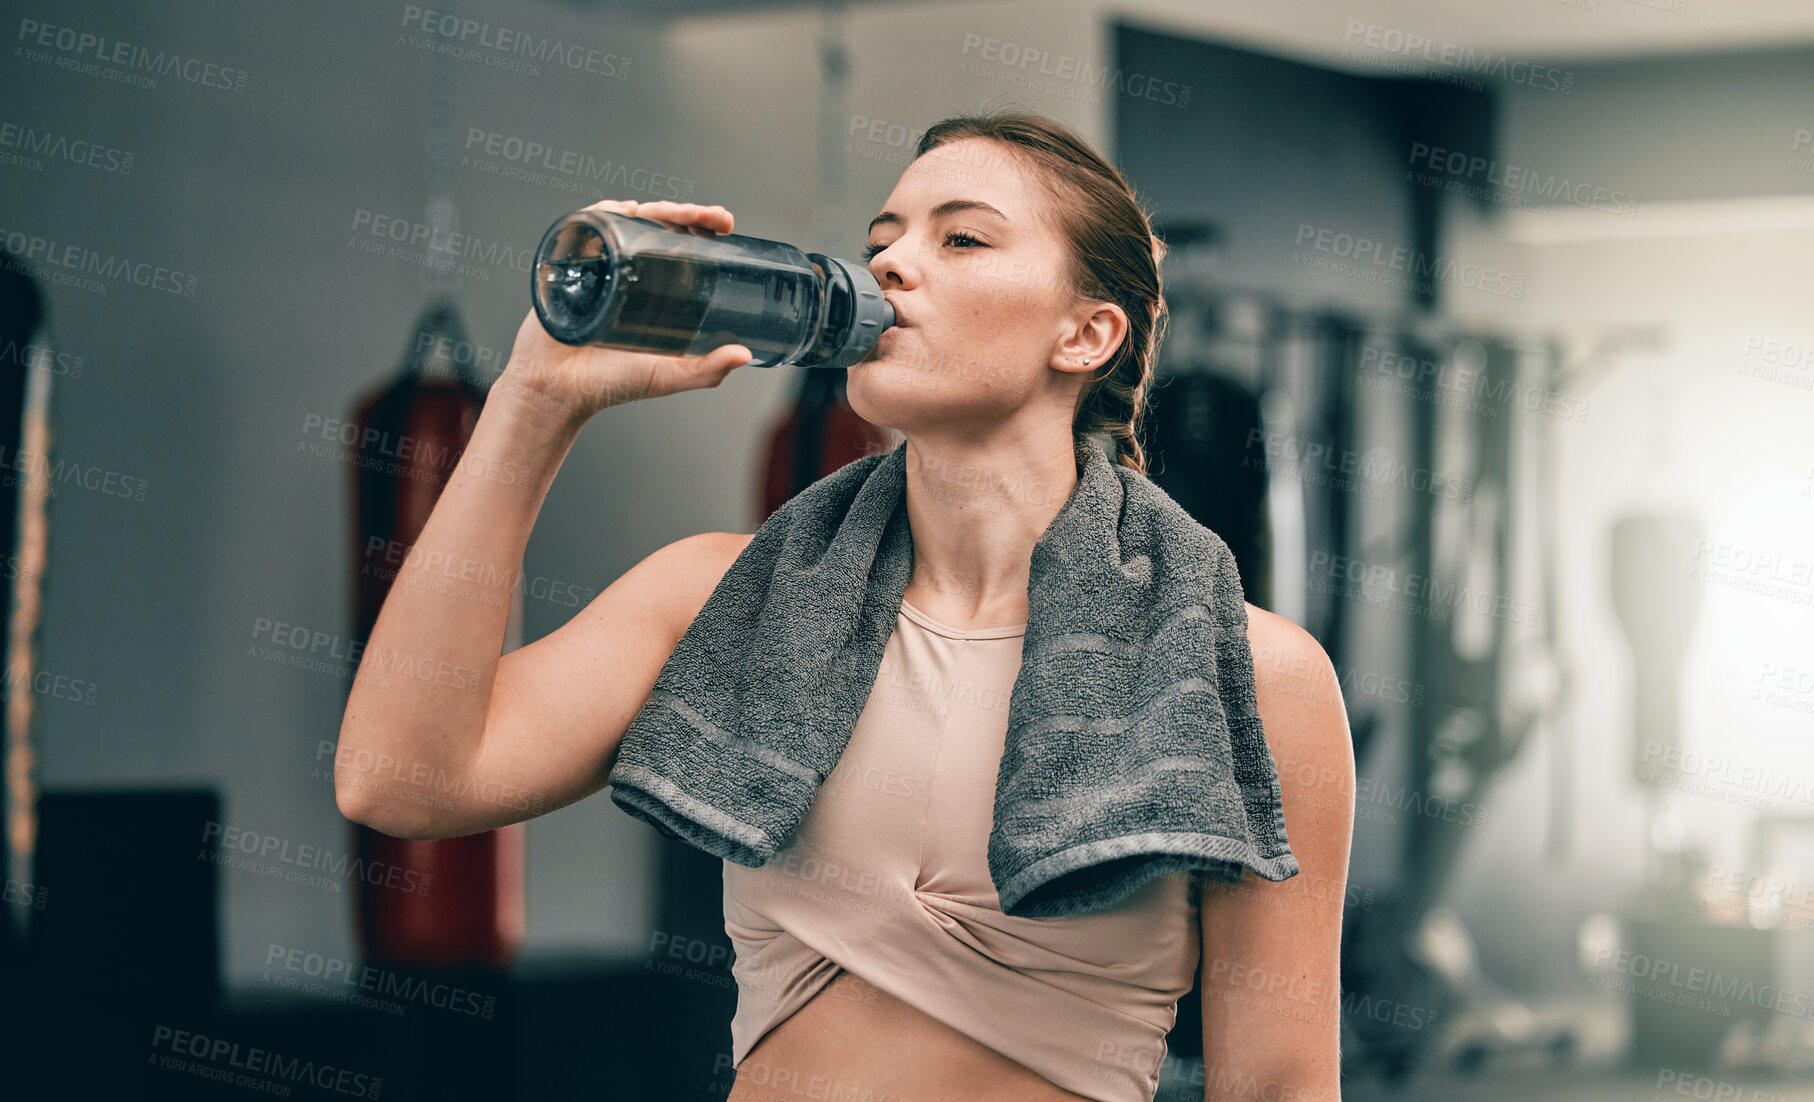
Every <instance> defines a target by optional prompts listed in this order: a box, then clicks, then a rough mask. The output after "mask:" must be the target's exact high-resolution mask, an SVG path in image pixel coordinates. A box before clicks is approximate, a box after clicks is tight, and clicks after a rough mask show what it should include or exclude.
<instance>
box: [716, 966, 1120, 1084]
mask: <svg viewBox="0 0 1814 1102" xmlns="http://www.w3.org/2000/svg"><path fill="white" fill-rule="evenodd" d="M800 1098H874V1099H877V1100H880V1099H892V1100H893V1102H943V1100H945V1099H963V1100H964V1102H1079V1100H1081V1102H1088V1099H1085V1097H1084V1096H1083V1095H1081V1094H1073V1093H1071V1092H1070V1091H1067V1090H1065V1089H1063V1088H1062V1087H1059V1086H1058V1085H1057V1084H1055V1083H1053V1082H1052V1081H1051V1080H1049V1079H1047V1078H1045V1077H1044V1076H1042V1075H1040V1074H1039V1073H1037V1072H1035V1071H1033V1070H1032V1069H1030V1068H1028V1067H1026V1066H1025V1065H1022V1064H1019V1063H1016V1062H1015V1061H1013V1060H1010V1059H1008V1058H1007V1057H1006V1056H1003V1055H1002V1054H1001V1053H999V1052H996V1051H995V1050H994V1049H991V1048H989V1047H988V1046H986V1045H983V1044H981V1043H979V1042H977V1041H976V1040H974V1039H972V1038H970V1037H967V1036H965V1035H964V1034H962V1033H959V1032H957V1031H956V1030H954V1029H952V1028H951V1027H950V1026H948V1025H945V1024H944V1023H943V1022H940V1021H938V1020H937V1019H935V1018H933V1017H931V1016H929V1015H927V1014H925V1013H924V1012H922V1011H920V1010H918V1009H917V1008H915V1007H913V1006H912V1005H910V1004H908V1003H905V1002H903V1001H901V1000H900V999H898V998H896V997H894V996H893V995H890V994H889V993H888V992H886V991H883V990H882V989H881V988H879V987H876V986H875V985H874V984H871V983H869V982H867V981H865V980H863V979H862V978H860V977H858V976H856V975H854V974H853V973H851V972H849V971H840V972H839V973H838V974H837V976H836V977H835V978H833V979H832V981H831V982H830V983H828V984H826V985H825V989H824V990H822V991H820V992H819V993H818V994H817V995H814V996H813V997H812V999H810V1000H809V1001H808V1002H807V1003H806V1005H805V1006H802V1007H801V1008H800V1009H799V1010H797V1011H795V1012H794V1013H793V1015H792V1016H790V1017H789V1018H788V1019H787V1020H786V1021H784V1022H782V1023H781V1024H780V1025H778V1026H776V1027H775V1028H774V1029H772V1030H770V1031H769V1032H768V1033H767V1034H766V1035H764V1036H763V1038H762V1039H761V1040H760V1041H758V1042H757V1043H756V1047H755V1048H753V1049H751V1050H750V1053H749V1055H748V1056H746V1057H744V1060H743V1063H742V1064H741V1065H740V1066H739V1067H738V1069H737V1080H736V1084H735V1085H734V1086H733V1087H732V1088H731V1093H730V1096H729V1097H728V1098H727V1099H726V1102H781V1100H783V1099H785V1100H787V1102H797V1100H798V1099H800Z"/></svg>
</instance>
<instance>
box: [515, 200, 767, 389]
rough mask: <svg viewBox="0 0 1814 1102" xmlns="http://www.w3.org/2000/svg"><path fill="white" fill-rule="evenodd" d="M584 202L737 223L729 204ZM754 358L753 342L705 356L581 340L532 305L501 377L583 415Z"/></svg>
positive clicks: (677, 222) (687, 226) (669, 219)
mask: <svg viewBox="0 0 1814 1102" xmlns="http://www.w3.org/2000/svg"><path fill="white" fill-rule="evenodd" d="M585 209H587V210H608V211H612V212H613V213H616V214H624V215H629V216H630V217H633V218H646V219H648V220H649V221H651V222H659V223H661V224H662V225H664V226H669V227H671V228H674V229H684V230H686V231H687V232H689V233H692V234H695V235H697V236H700V237H713V236H716V235H717V234H721V233H730V232H731V226H732V224H733V220H732V218H731V212H730V211H728V210H726V209H725V208H723V207H718V206H712V207H706V206H700V205H699V204H697V203H673V202H668V201H667V200H660V201H656V202H648V203H639V202H637V201H636V200H634V199H605V200H601V201H600V202H597V203H593V204H592V205H591V206H589V207H587V208H585ZM751 359H752V356H751V353H750V350H749V349H748V348H746V347H745V346H743V345H741V344H727V345H721V346H719V347H717V348H714V349H713V350H712V351H710V352H708V353H706V354H705V355H703V356H672V355H658V354H654V353H647V352H629V351H625V350H623V349H617V348H594V347H590V346H588V347H582V348H576V347H574V346H572V345H569V344H563V343H561V342H560V341H557V340H555V339H554V338H553V337H550V336H549V335H548V331H547V330H546V329H544V328H542V323H541V319H540V318H538V317H536V314H535V310H534V309H531V310H530V311H529V314H528V316H527V317H525V318H524V319H523V324H522V325H521V326H520V327H519V328H518V329H517V335H516V344H515V345H514V346H513V347H512V348H511V350H510V362H509V364H507V365H506V366H505V368H504V372H503V374H502V375H501V376H499V378H498V383H502V384H506V385H507V386H509V388H510V389H511V390H513V391H515V392H517V393H519V394H523V395H525V396H528V397H530V398H531V399H532V400H534V401H535V403H536V404H537V405H540V406H543V407H553V408H557V409H558V410H560V411H561V412H562V413H563V414H564V415H565V416H567V417H569V418H570V419H572V420H573V421H575V422H576V423H577V422H584V421H585V420H587V419H588V418H590V417H591V416H592V415H593V414H595V413H597V412H598V411H599V410H602V409H605V408H607V407H609V406H615V405H622V404H623V403H625V402H634V401H637V400H639V399H643V398H656V397H660V396H661V395H664V394H674V393H676V392H678V391H682V390H699V389H702V388H704V387H715V386H717V385H718V384H719V383H722V382H723V381H724V378H725V376H726V375H729V374H730V373H731V372H732V371H734V370H735V369H737V368H738V367H741V366H743V365H744V364H747V363H749V361H750V360H751ZM493 385H494V386H496V385H497V384H493Z"/></svg>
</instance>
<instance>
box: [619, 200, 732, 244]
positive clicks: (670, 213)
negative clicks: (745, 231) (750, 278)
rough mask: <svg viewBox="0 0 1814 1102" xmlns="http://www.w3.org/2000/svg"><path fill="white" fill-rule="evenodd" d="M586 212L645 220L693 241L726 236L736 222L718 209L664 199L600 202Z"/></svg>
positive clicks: (724, 210)
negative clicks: (686, 236)
mask: <svg viewBox="0 0 1814 1102" xmlns="http://www.w3.org/2000/svg"><path fill="white" fill-rule="evenodd" d="M586 209H587V210H608V211H611V212H612V213H613V214H623V215H628V216H629V217H631V218H646V219H648V220H649V221H651V222H659V223H661V224H662V225H664V226H669V227H672V228H674V229H677V230H686V231H687V232H688V233H690V234H693V235H694V236H696V237H714V236H716V235H718V234H721V233H730V232H731V227H732V226H734V225H735V224H736V219H734V218H733V217H731V212H730V211H728V210H726V209H724V208H723V207H721V206H709V207H707V206H701V205H700V204H698V203H674V202H670V201H668V200H666V199H656V200H652V201H650V202H647V203H643V202H638V201H637V200H635V199H601V200H599V201H598V202H596V203H593V204H592V205H591V206H588V207H587V208H586Z"/></svg>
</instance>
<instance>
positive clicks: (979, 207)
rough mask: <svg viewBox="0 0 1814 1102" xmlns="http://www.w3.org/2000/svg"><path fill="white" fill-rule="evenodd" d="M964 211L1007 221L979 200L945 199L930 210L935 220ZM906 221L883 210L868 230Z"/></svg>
mask: <svg viewBox="0 0 1814 1102" xmlns="http://www.w3.org/2000/svg"><path fill="white" fill-rule="evenodd" d="M964 210H976V211H982V212H983V213H984V214H993V215H995V217H997V218H999V219H1001V220H1002V221H1004V222H1006V221H1008V220H1009V219H1008V216H1007V215H1005V214H1003V213H1002V212H1001V211H998V210H996V209H995V208H994V207H992V206H990V205H989V204H987V203H985V202H983V201H982V200H980V199H947V200H945V201H944V202H943V203H940V204H939V205H938V206H936V207H933V208H932V217H933V218H935V219H938V218H943V217H945V216H946V215H947V214H956V213H957V212H959V211H964ZM906 221H907V220H906V219H905V218H902V217H901V216H900V215H898V214H896V213H895V212H893V211H891V210H885V211H883V212H882V213H880V214H878V215H876V216H875V217H874V218H872V219H871V220H870V222H869V228H870V229H872V230H873V229H875V228H876V227H877V226H879V225H881V224H883V223H884V222H892V223H894V224H896V225H904V224H905V223H906Z"/></svg>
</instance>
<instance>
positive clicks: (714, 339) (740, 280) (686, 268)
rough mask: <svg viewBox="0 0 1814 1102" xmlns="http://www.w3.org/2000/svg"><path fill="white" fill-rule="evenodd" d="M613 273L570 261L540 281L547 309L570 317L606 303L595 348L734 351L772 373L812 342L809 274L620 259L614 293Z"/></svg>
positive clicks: (717, 263)
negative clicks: (741, 350) (553, 305)
mask: <svg viewBox="0 0 1814 1102" xmlns="http://www.w3.org/2000/svg"><path fill="white" fill-rule="evenodd" d="M612 267H613V266H612V262H611V261H610V260H608V259H606V258H604V257H588V258H576V259H570V260H563V261H557V262H554V263H551V264H549V265H548V272H547V275H546V277H545V278H547V279H548V281H549V282H550V284H552V285H553V286H552V287H551V291H552V292H553V293H552V294H550V295H549V296H548V298H549V301H550V302H558V303H559V308H560V309H561V310H562V311H563V312H567V313H569V316H572V317H584V316H587V315H589V314H591V313H592V312H593V310H595V309H596V308H597V307H598V306H599V299H600V298H601V297H602V296H605V295H610V296H611V301H610V302H609V303H608V304H606V308H607V309H610V310H612V311H613V316H611V317H610V318H609V319H608V323H607V326H606V328H605V330H604V331H603V332H602V333H600V334H599V336H598V338H597V343H599V344H605V345H609V346H612V347H619V348H629V349H635V350H639V351H644V352H654V353H658V354H662V355H686V356H699V355H704V354H705V353H707V352H710V351H711V350H712V349H714V348H718V347H720V346H722V345H726V344H741V345H743V346H745V347H746V348H748V349H749V350H750V353H751V355H752V357H753V359H754V362H755V363H757V364H760V365H763V366H774V365H775V364H778V363H781V362H782V361H784V360H786V359H788V358H789V357H790V356H794V355H796V354H798V353H799V352H800V351H801V349H802V347H804V346H806V345H809V344H810V342H811V340H812V337H813V336H814V332H815V326H816V324H817V318H816V312H817V309H818V298H819V284H818V280H817V279H816V278H815V277H814V275H813V273H812V272H811V271H810V270H808V271H801V270H800V269H798V268H795V267H791V266H790V267H782V266H778V265H764V264H759V263H756V264H751V263H739V262H734V261H733V262H726V261H723V260H705V261H702V260H697V259H693V258H690V257H684V256H663V255H661V254H658V253H642V254H640V255H630V256H624V257H620V258H619V260H618V262H617V265H616V269H617V271H618V273H619V274H618V278H617V280H616V286H615V287H613V286H611V273H612Z"/></svg>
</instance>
